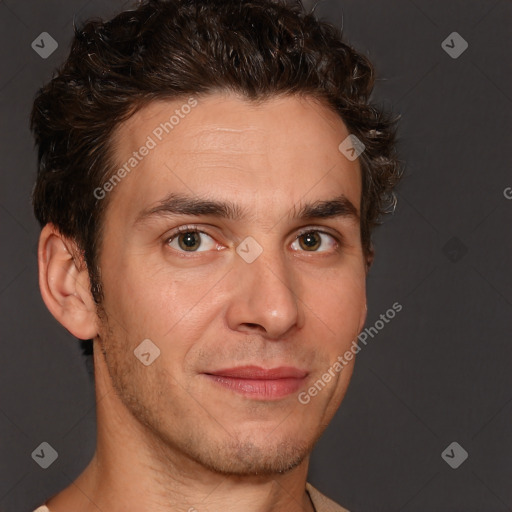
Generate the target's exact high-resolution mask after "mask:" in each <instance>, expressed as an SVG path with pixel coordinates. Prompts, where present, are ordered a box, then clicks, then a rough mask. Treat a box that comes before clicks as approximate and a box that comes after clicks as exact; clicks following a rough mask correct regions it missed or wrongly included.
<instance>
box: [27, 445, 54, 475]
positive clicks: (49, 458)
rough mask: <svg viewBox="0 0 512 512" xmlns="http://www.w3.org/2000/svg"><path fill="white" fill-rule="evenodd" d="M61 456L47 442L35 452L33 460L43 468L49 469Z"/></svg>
mask: <svg viewBox="0 0 512 512" xmlns="http://www.w3.org/2000/svg"><path fill="white" fill-rule="evenodd" d="M58 456H59V454H58V453H57V452H56V450H55V449H54V448H53V446H51V445H50V444H49V443H47V442H46V441H45V442H43V443H41V444H40V445H39V446H38V447H37V448H36V449H35V450H34V451H33V452H32V458H33V459H34V460H35V461H36V462H37V463H38V464H39V465H40V466H41V467H42V468H43V469H48V468H49V467H50V466H51V465H52V464H53V463H54V462H55V461H56V460H57V458H58Z"/></svg>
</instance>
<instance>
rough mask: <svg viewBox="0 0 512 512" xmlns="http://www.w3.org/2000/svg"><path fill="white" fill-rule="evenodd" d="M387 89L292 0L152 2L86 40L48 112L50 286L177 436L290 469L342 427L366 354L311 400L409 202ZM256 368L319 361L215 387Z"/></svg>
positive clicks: (130, 406) (81, 36) (43, 134)
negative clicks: (387, 222)
mask: <svg viewBox="0 0 512 512" xmlns="http://www.w3.org/2000/svg"><path fill="white" fill-rule="evenodd" d="M373 84H374V71H373V67H372V65H371V63H370V62H369V61H368V60H367V59H366V58H365V57H364V56H362V55H361V54H359V53H357V52H356V51H355V50H354V49H352V48H351V47H350V46H349V45H347V44H346V43H345V42H343V41H342V38H341V34H340V33H339V31H338V30H337V29H336V28H335V27H333V26H331V25H329V24H327V23H324V22H320V21H317V20H316V19H315V18H314V16H313V15H312V14H307V13H304V12H303V11H302V10H301V8H300V6H299V5H295V6H290V5H288V4H286V3H284V2H273V1H270V0H254V1H252V0H251V1H247V2H241V1H235V0H233V1H225V2H214V1H209V0H206V1H204V0H202V1H192V0H176V1H166V2H164V1H146V2H142V3H140V4H139V5H138V6H137V8H136V9H135V10H132V11H125V12H123V13H121V14H119V15H118V16H116V17H115V18H113V19H112V20H110V21H108V22H102V21H99V20H97V21H89V22H88V23H86V24H85V25H84V26H83V27H82V28H81V29H76V28H75V37H74V40H73V43H72V47H71V52H70V55H69V57H68V59H67V61H66V62H65V63H64V65H63V66H62V67H61V68H60V69H59V70H58V71H57V73H56V75H55V76H54V78H53V79H52V80H51V81H50V82H49V83H48V84H47V85H45V86H44V87H43V88H41V89H40V90H39V92H38V95H37V97H36V99H35V102H34V107H33V110H32V115H31V128H32V130H33V132H34V135H35V139H36V144H37V146H38V156H39V169H38V176H37V182H36V185H35V188H34V191H33V203H34V210H35V214H36V217H37V219H38V221H39V222H40V224H41V226H42V228H43V233H42V236H41V241H40V248H39V251H40V255H39V260H40V267H42V268H43V270H42V271H41V276H42V277H41V289H42V293H43V298H44V299H45V302H46V304H47V305H48V307H49V309H50V311H51V312H52V313H53V314H54V316H55V317H56V318H57V319H58V320H59V321H60V322H61V323H62V324H63V325H64V326H65V327H66V328H67V329H68V330H69V331H70V332H71V333H72V334H74V335H75V336H76V337H77V338H79V339H82V340H86V339H88V340H94V348H95V362H98V361H101V364H100V365H99V366H98V365H96V371H97V372H98V371H102V372H104V374H105V376H106V377H108V379H109V381H110V382H111V384H112V386H113V388H114V389H115V390H116V392H117V393H118V395H119V398H120V401H121V402H122V403H123V405H124V406H125V407H126V409H127V410H128V411H130V413H131V414H132V415H133V417H134V418H135V419H136V420H137V421H138V422H139V423H140V424H141V425H145V427H146V428H147V429H148V431H150V432H151V435H152V436H153V437H154V439H156V440H157V441H158V442H159V443H162V445H165V446H168V447H173V448H174V449H175V450H179V451H181V452H183V453H185V454H187V455H188V456H189V457H190V458H192V459H193V460H196V461H197V462H199V463H201V464H202V465H204V466H206V467H209V468H211V469H213V470H215V471H218V472H224V473H226V474H254V473H260V474H261V473H275V472H282V471H286V470H288V469H291V468H292V467H294V466H296V465H298V464H300V462H301V461H302V460H303V459H304V458H305V457H306V456H307V454H308V453H309V452H310V451H311V449H312V446H313V444H314V442H315V441H316V440H317V439H318V437H319V436H320V434H321V432H322V431H323V429H324V428H325V426H326V425H327V423H328V421H329V420H330V419H331V418H332V416H333V415H334V413H335V411H336V409H337V407H338V406H339V404H340V403H341V400H342V398H343V396H344V394H345V392H346V389H347V386H348V382H349V380H350V376H351V373H352V367H353V364H352V365H348V366H347V367H345V368H344V369H343V371H342V372H339V373H337V374H336V375H335V376H334V377H333V378H332V380H331V381H330V382H329V383H328V384H327V385H326V386H325V389H323V391H322V392H321V393H319V395H318V396H317V397H315V400H312V401H310V402H309V403H308V404H302V403H300V402H299V401H298V400H297V393H298V392H299V391H300V389H302V388H307V387H308V386H310V385H311V384H312V383H314V382H315V381H316V380H317V379H318V378H319V377H320V376H321V375H322V374H324V373H325V372H326V371H327V370H328V368H330V367H331V366H332V364H333V362H334V361H335V360H336V358H337V356H339V355H342V354H343V353H344V352H345V351H346V350H347V348H348V347H349V346H350V344H351V342H352V341H353V340H355V339H356V337H357V335H358V333H359V332H360V330H361V329H362V327H363V325H364V321H365V318H366V308H365V304H366V294H365V278H366V275H367V272H368V270H369V268H370V266H371V263H372V261H373V259H374V255H375V251H374V247H373V245H372V241H371V234H372V231H373V229H374V228H375V227H376V226H377V225H378V224H379V223H380V221H381V218H382V216H383V214H385V213H387V212H389V211H391V210H392V209H393V208H394V204H395V197H394V195H393V189H394V187H395V185H396V183H397V182H398V180H399V178H400V175H401V170H400V166H399V165H398V162H397V160H396V154H395V120H394V119H392V118H391V117H390V116H389V115H387V114H386V113H384V112H382V111H381V110H379V109H378V108H376V107H374V106H372V105H371V104H370V103H369V98H370V94H371V92H372V88H373ZM349 135H352V136H355V137H357V139H358V140H359V141H361V142H362V144H364V151H363V152H362V153H361V154H360V155H359V157H358V158H357V159H350V158H347V155H346V154H345V153H344V152H343V151H341V150H340V149H339V146H340V144H342V143H343V141H345V140H346V139H347V137H348V136H349ZM143 148H144V149H143ZM123 169H124V171H123ZM182 226H186V227H184V229H183V230H182V232H181V233H179V232H177V231H176V228H178V227H182ZM306 228H307V229H306ZM248 237H250V238H248ZM249 255H250V256H249ZM51 262H53V264H52V263H51ZM143 340H151V342H150V344H149V345H148V344H147V342H145V343H146V345H142V347H143V349H141V350H144V351H145V352H144V353H148V351H149V352H150V353H151V354H153V355H152V356H150V359H151V360H152V362H151V364H149V365H146V364H143V363H142V362H141V360H139V359H138V358H137V357H135V355H134V351H135V352H137V350H139V349H138V347H139V346H140V344H141V342H143ZM155 347H156V348H155ZM157 349H158V350H157ZM155 351H156V352H155ZM158 351H159V356H158V357H157V358H156V359H154V360H153V357H154V356H155V355H156V354H157V352H158ZM139 352H140V350H139ZM139 355H140V354H139ZM146 362H147V361H146ZM247 365H257V366H261V367H263V368H274V367H283V366H293V367H295V368H298V369H299V370H301V371H302V372H303V373H304V376H303V377H302V378H300V379H295V380H296V382H295V383H294V382H293V381H294V379H291V381H290V386H292V387H293V386H295V385H298V386H299V388H300V389H299V388H297V390H295V391H297V392H294V393H291V392H290V393H288V394H286V395H285V396H277V395H275V394H272V393H271V395H272V396H270V395H269V397H267V399H262V398H261V397H260V398H257V399H256V398H255V397H254V396H251V395H250V393H249V395H247V394H243V393H239V392H235V391H233V390H232V389H229V388H227V387H226V386H225V385H223V384H222V383H219V379H218V378H215V377H212V374H214V373H216V372H218V371H219V370H221V369H225V368H228V367H229V368H231V367H235V366H247ZM297 383H298V384H297ZM224 384H226V383H225V382H224ZM198 425H201V429H199V428H198V427H197V426H198Z"/></svg>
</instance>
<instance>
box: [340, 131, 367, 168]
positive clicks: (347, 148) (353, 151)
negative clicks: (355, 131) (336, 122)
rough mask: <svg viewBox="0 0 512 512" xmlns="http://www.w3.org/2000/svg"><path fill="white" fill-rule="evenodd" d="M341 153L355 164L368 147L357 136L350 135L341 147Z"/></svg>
mask: <svg viewBox="0 0 512 512" xmlns="http://www.w3.org/2000/svg"><path fill="white" fill-rule="evenodd" d="M338 149H339V150H340V152H341V153H342V154H343V155H345V156H346V157H347V158H348V159H349V160H350V161H351V162H353V161H354V160H355V159H356V158H357V157H358V156H359V155H361V154H362V153H363V151H364V150H365V149H366V146H365V145H364V144H363V143H362V142H361V141H360V140H359V139H358V138H357V137H356V136H355V135H349V136H348V137H347V138H346V139H345V140H344V141H343V142H342V143H341V144H340V145H339V146H338Z"/></svg>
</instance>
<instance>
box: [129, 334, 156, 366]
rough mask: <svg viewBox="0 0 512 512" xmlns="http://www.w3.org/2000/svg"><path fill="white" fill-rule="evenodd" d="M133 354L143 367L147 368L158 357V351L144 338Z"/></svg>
mask: <svg viewBox="0 0 512 512" xmlns="http://www.w3.org/2000/svg"><path fill="white" fill-rule="evenodd" d="M133 353H134V354H135V357H136V358H137V359H138V360H139V361H140V362H141V363H142V364H143V365H144V366H149V365H150V364H152V363H153V361H154V360H155V359H156V358H157V357H159V356H160V349H159V348H158V347H157V346H156V345H155V344H154V343H153V342H152V341H151V340H150V339H149V338H146V339H145V340H144V341H143V342H142V343H140V345H138V346H137V348H136V349H135V350H134V351H133Z"/></svg>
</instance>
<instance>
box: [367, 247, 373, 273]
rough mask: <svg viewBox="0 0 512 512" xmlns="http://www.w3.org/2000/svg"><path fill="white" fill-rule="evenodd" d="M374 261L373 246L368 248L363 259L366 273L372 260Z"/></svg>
mask: <svg viewBox="0 0 512 512" xmlns="http://www.w3.org/2000/svg"><path fill="white" fill-rule="evenodd" d="M374 259H375V249H374V248H373V245H371V246H370V249H369V251H368V254H367V255H366V258H365V266H366V273H367V274H368V272H369V271H370V268H371V266H372V264H373V260H374Z"/></svg>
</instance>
